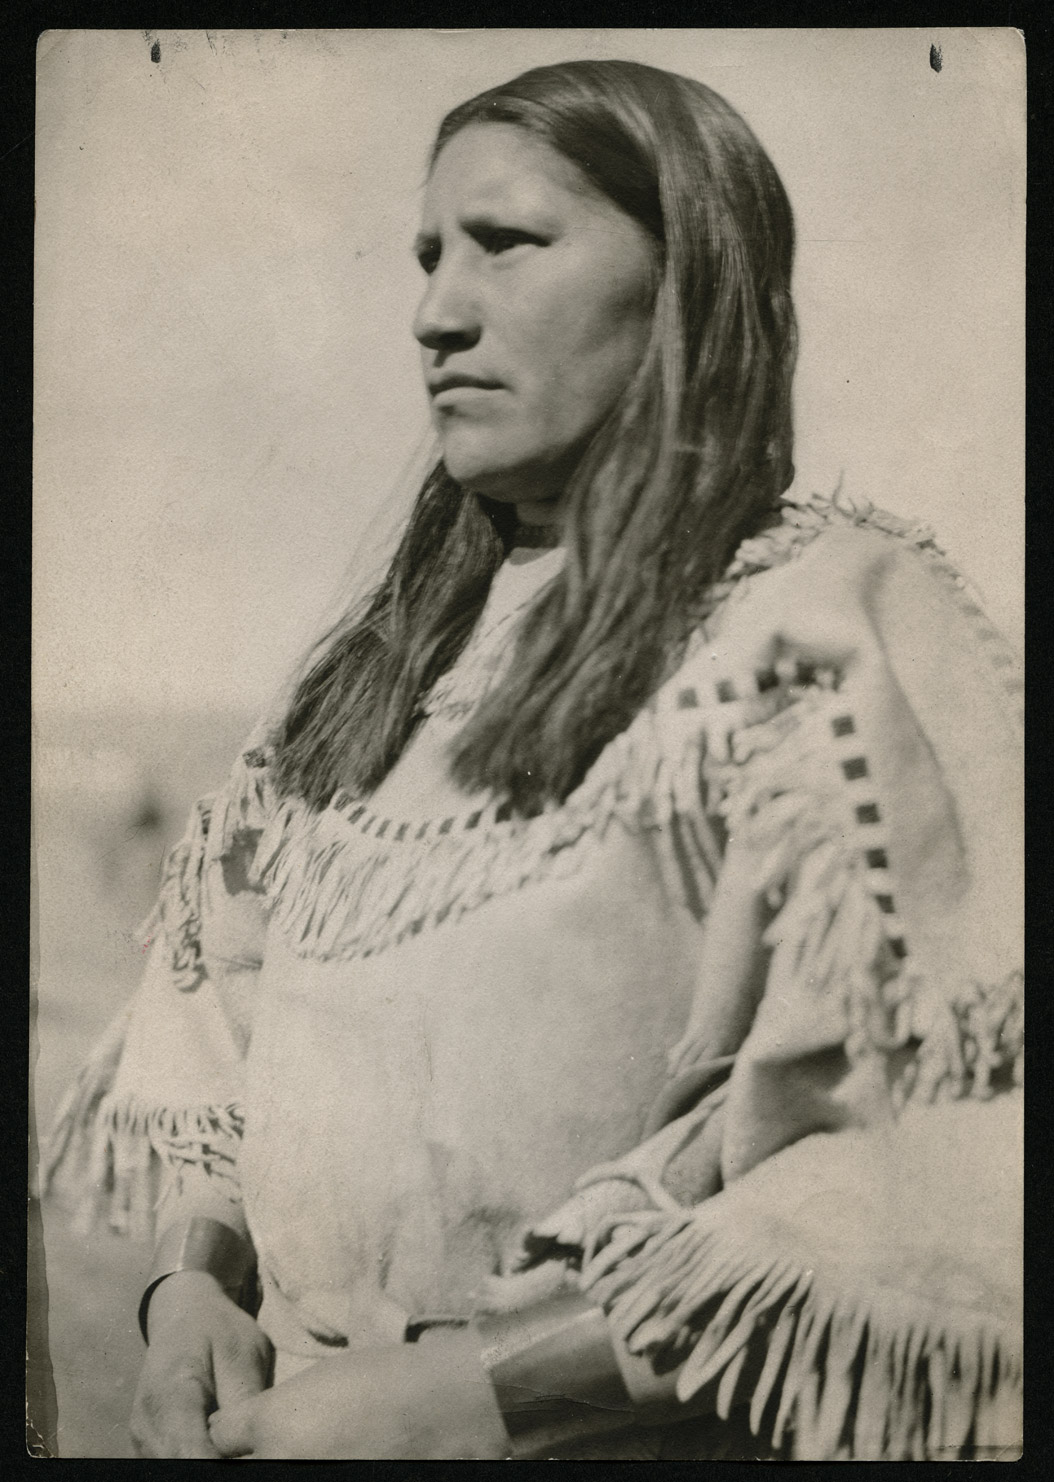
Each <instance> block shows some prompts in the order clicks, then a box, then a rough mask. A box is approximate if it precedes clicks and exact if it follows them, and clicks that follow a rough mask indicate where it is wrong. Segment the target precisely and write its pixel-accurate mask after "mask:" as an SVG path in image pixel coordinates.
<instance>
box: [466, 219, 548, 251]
mask: <svg viewBox="0 0 1054 1482" xmlns="http://www.w3.org/2000/svg"><path fill="white" fill-rule="evenodd" d="M473 236H474V237H475V238H476V241H477V242H478V243H479V245H480V246H481V247H482V248H483V250H484V252H487V253H489V254H490V255H491V256H492V257H498V256H500V255H501V253H503V252H511V251H512V249H513V248H514V247H523V246H526V245H533V246H535V247H544V246H545V238H544V237H540V236H538V235H537V233H535V232H528V231H524V230H522V229H521V228H517V227H505V226H483V227H477V229H476V230H475V231H474V232H473Z"/></svg>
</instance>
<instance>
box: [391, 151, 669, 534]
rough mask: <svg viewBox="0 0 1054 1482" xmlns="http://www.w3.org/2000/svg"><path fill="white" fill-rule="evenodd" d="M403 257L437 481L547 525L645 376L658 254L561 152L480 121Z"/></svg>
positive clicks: (453, 156)
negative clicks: (415, 271) (599, 435)
mask: <svg viewBox="0 0 1054 1482" xmlns="http://www.w3.org/2000/svg"><path fill="white" fill-rule="evenodd" d="M415 250H416V253H417V256H418V259H419V261H420V263H421V266H422V268H423V269H424V271H425V272H426V273H427V274H428V285H427V288H426V291H425V294H424V297H423V299H422V301H421V304H420V307H419V309H418V311H417V315H416V317H415V320H414V334H415V336H416V338H417V339H418V340H419V342H420V344H421V347H422V361H423V366H424V374H425V381H426V385H427V387H428V392H429V397H430V402H431V410H432V417H433V420H434V422H435V426H436V428H437V430H438V432H439V436H440V440H441V443H442V448H443V456H444V461H445V463H446V466H447V470H448V472H449V473H450V474H451V476H452V477H453V478H455V479H456V480H457V481H458V482H459V483H460V484H462V485H463V486H464V487H466V488H469V489H473V490H475V491H476V492H477V493H480V494H484V495H487V496H489V497H490V498H493V499H499V500H502V501H505V502H510V503H515V504H517V505H519V506H521V514H522V515H524V516H526V517H527V518H531V517H534V518H536V519H545V518H547V517H548V514H549V512H550V511H552V510H553V509H554V508H555V505H554V503H553V501H555V500H556V499H557V497H558V496H559V495H560V493H561V492H562V490H563V488H564V486H565V484H566V482H567V479H568V477H569V475H570V474H571V472H572V471H573V469H574V468H575V466H576V464H577V463H578V461H579V459H580V458H581V456H582V453H583V451H584V449H585V447H586V446H587V444H588V442H589V440H590V438H591V437H592V435H593V434H594V433H595V431H596V430H597V428H598V427H599V426H600V424H601V423H602V422H603V421H604V419H605V418H606V417H607V415H608V414H609V412H610V411H611V410H612V409H613V407H614V406H615V404H616V402H617V401H618V399H619V397H620V396H621V394H622V392H623V391H624V390H625V388H626V386H627V385H628V383H629V381H630V379H631V378H632V376H633V374H634V372H635V371H636V369H637V367H638V366H639V365H640V363H641V359H642V356H643V353H644V349H645V345H646V343H647V339H648V334H649V330H650V325H651V314H652V299H653V293H654V279H655V273H654V261H655V245H654V242H653V240H652V238H651V237H650V235H649V234H648V232H647V231H646V230H645V229H644V228H643V227H642V226H641V225H639V223H638V222H636V221H635V220H634V219H633V218H632V217H630V216H628V215H627V214H626V213H625V212H624V211H622V210H621V209H620V208H619V207H618V206H616V205H615V203H614V202H613V201H611V200H609V199H608V197H607V196H605V195H603V194H601V193H600V192H599V191H598V190H596V189H595V187H594V186H593V185H592V184H591V183H590V182H589V181H588V180H587V179H586V177H585V176H584V175H583V174H582V172H581V171H580V170H579V169H578V168H577V167H576V166H575V165H573V164H572V163H571V162H570V161H569V160H567V159H566V158H565V157H564V156H563V155H562V154H559V153H558V152H557V151H556V150H554V149H552V148H551V147H550V146H549V145H547V144H546V143H544V142H543V141H542V140H540V139H538V138H536V137H535V136H534V135H533V134H531V133H529V132H528V131H527V130H525V129H522V128H519V127H517V126H516V125H512V124H497V123H495V124H489V123H488V124H473V125H469V126H468V127H466V128H464V129H462V130H461V131H460V132H459V133H457V134H455V135H454V137H453V138H452V139H451V140H450V141H449V142H448V143H447V144H446V145H445V146H444V147H443V149H442V151H441V152H440V154H439V157H438V159H437V160H436V162H435V165H434V167H433V169H432V173H431V176H430V178H429V181H428V185H427V189H426V192H425V199H424V210H423V216H422V224H421V231H420V234H419V236H418V238H417V241H416V244H415Z"/></svg>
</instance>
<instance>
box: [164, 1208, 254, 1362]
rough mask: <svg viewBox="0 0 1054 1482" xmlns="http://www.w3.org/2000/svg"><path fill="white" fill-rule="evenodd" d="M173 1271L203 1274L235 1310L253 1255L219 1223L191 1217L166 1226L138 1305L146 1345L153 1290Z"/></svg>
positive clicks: (242, 1302) (249, 1277)
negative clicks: (148, 1312)
mask: <svg viewBox="0 0 1054 1482" xmlns="http://www.w3.org/2000/svg"><path fill="white" fill-rule="evenodd" d="M177 1271H205V1272H207V1273H208V1274H209V1275H210V1276H214V1277H215V1278H216V1280H217V1281H218V1282H219V1284H220V1286H221V1287H222V1288H223V1290H224V1291H225V1292H226V1293H227V1295H228V1297H230V1299H231V1301H232V1302H236V1303H237V1304H238V1306H239V1307H241V1306H243V1305H245V1301H246V1296H247V1288H248V1286H249V1283H250V1281H251V1280H252V1278H253V1277H254V1276H255V1272H256V1254H255V1252H254V1251H253V1248H252V1246H251V1245H250V1243H249V1241H248V1240H246V1239H245V1238H244V1237H243V1236H241V1235H239V1234H238V1232H237V1231H236V1230H232V1229H231V1227H230V1226H229V1225H225V1224H223V1223H222V1221H220V1220H213V1219H208V1218H206V1217H205V1216H204V1215H195V1216H194V1217H193V1219H189V1220H183V1221H180V1222H179V1223H177V1224H175V1225H170V1226H169V1228H168V1229H167V1230H166V1231H165V1233H164V1234H163V1235H162V1236H161V1239H160V1240H159V1241H158V1243H157V1247H156V1249H155V1251H154V1262H153V1265H152V1266H151V1268H150V1279H149V1281H148V1282H147V1286H146V1290H145V1291H144V1292H143V1296H142V1299H141V1301H140V1303H139V1329H140V1332H141V1333H142V1335H143V1338H144V1340H145V1341H146V1342H148V1343H149V1341H150V1339H149V1337H148V1336H147V1326H146V1315H147V1308H148V1306H149V1305H150V1298H151V1296H152V1295H153V1293H154V1288H155V1287H156V1286H157V1285H158V1284H159V1283H160V1282H162V1281H164V1279H165V1277H166V1276H172V1275H174V1274H175V1272H177Z"/></svg>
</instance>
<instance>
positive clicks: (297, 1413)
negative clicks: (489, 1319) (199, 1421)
mask: <svg viewBox="0 0 1054 1482" xmlns="http://www.w3.org/2000/svg"><path fill="white" fill-rule="evenodd" d="M209 1430H210V1434H211V1436H212V1441H213V1444H214V1445H215V1447H216V1448H217V1449H218V1450H219V1451H220V1452H221V1453H222V1454H223V1455H224V1456H243V1457H251V1458H264V1457H275V1458H320V1459H321V1458H329V1459H355V1460H374V1459H381V1458H395V1459H399V1460H403V1461H425V1460H466V1461H484V1460H494V1459H497V1458H500V1457H502V1456H504V1455H505V1454H506V1451H507V1449H508V1439H507V1436H506V1433H505V1427H504V1425H503V1424H502V1420H501V1415H500V1413H499V1411H498V1407H497V1402H496V1400H495V1398H494V1391H493V1389H492V1387H491V1384H490V1381H489V1380H488V1378H487V1376H486V1374H485V1373H484V1371H483V1369H482V1367H481V1365H480V1362H479V1339H478V1337H476V1336H475V1335H474V1334H473V1333H472V1332H471V1331H465V1332H458V1333H454V1334H443V1335H442V1336H436V1337H434V1338H426V1339H424V1340H423V1341H422V1342H420V1343H403V1344H398V1345H391V1346H388V1347H383V1348H369V1349H355V1350H353V1351H350V1352H344V1353H340V1354H334V1355H332V1356H327V1357H326V1358H322V1359H320V1360H319V1361H318V1363H316V1364H314V1365H312V1367H311V1368H310V1369H306V1370H304V1371H303V1373H300V1374H297V1375H296V1376H295V1377H294V1378H292V1379H288V1380H286V1381H285V1382H284V1383H282V1384H277V1385H275V1387H274V1388H273V1389H269V1390H266V1391H265V1392H264V1393H263V1394H258V1395H255V1396H254V1397H252V1398H251V1399H244V1400H242V1401H241V1402H240V1403H233V1404H229V1405H224V1406H223V1408H222V1409H221V1410H219V1411H218V1412H217V1413H216V1414H215V1415H214V1416H213V1417H212V1420H211V1422H210V1425H209Z"/></svg>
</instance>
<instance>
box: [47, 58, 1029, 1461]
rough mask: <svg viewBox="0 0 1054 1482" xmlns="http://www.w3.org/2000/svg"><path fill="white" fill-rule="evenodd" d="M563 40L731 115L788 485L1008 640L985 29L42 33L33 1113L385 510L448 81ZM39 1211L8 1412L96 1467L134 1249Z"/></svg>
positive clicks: (1004, 163)
mask: <svg viewBox="0 0 1054 1482" xmlns="http://www.w3.org/2000/svg"><path fill="white" fill-rule="evenodd" d="M931 46H935V47H938V48H939V49H940V62H941V66H940V70H939V71H937V70H935V69H934V68H933V67H932V66H931V63H930V49H931ZM155 48H156V51H155V50H154V49H155ZM152 52H153V54H154V55H157V56H158V57H159V60H158V61H154V60H153V59H152ZM572 57H626V58H632V59H636V60H640V61H645V62H650V63H653V64H656V65H658V66H662V67H668V68H672V69H674V70H677V71H681V72H684V73H687V74H689V75H691V76H694V77H698V78H700V79H701V80H702V81H704V82H706V83H708V84H710V85H711V86H713V87H715V88H716V89H717V90H718V91H719V92H721V93H722V94H724V95H725V96H726V97H727V98H728V99H729V101H730V102H732V103H733V104H734V105H735V106H736V107H737V108H738V109H739V110H740V111H741V112H742V113H743V114H744V116H745V117H746V119H747V121H748V122H749V123H750V124H751V126H752V127H753V128H754V130H755V132H756V133H757V134H758V136H759V138H760V139H761V141H762V143H763V144H764V145H765V147H766V148H767V149H768V151H769V153H770V154H771V156H772V158H773V160H774V162H775V164H776V166H777V168H778V170H779V171H780V173H781V175H782V176H783V179H784V182H785V184H786V186H787V189H788V192H789V194H790V197H791V201H792V203H793V205H794V209H795V214H796V219H797V226H798V238H799V247H798V257H797V266H796V274H795V297H796V302H797V306H798V312H799V318H800V322H801V336H802V347H801V359H800V369H799V373H798V381H797V393H796V415H797V429H798V436H797V456H796V463H797V465H798V470H799V483H800V484H801V485H803V486H804V487H806V488H816V489H821V490H827V491H829V490H830V489H832V488H833V487H834V485H835V483H836V482H837V480H838V479H839V477H840V476H842V477H843V478H844V486H845V488H846V489H847V491H848V492H850V493H859V494H865V495H868V496H870V497H871V498H873V499H874V500H875V501H876V502H878V503H881V504H883V505H885V506H886V507H887V508H889V509H892V510H894V511H896V512H898V513H901V514H917V515H919V516H921V517H922V518H924V519H926V520H928V521H929V522H931V523H932V524H933V525H935V526H936V528H937V530H938V532H939V535H940V537H941V538H942V540H943V542H944V544H945V545H946V546H947V548H948V549H949V551H950V553H951V554H952V556H953V557H954V558H955V559H956V560H957V561H958V562H959V563H960V564H961V565H962V566H963V567H964V568H965V570H966V571H967V572H968V573H969V574H970V575H971V576H972V577H973V578H974V580H975V582H976V583H977V584H978V585H979V586H980V588H981V590H982V593H983V594H984V597H985V599H986V604H987V606H988V609H989V611H990V614H991V616H992V617H993V619H994V620H995V621H996V622H997V623H998V624H999V625H1000V626H1001V627H1002V628H1003V629H1004V631H1005V632H1006V633H1007V635H1008V636H1009V637H1010V638H1011V639H1012V640H1013V641H1014V642H1016V643H1020V641H1021V630H1022V621H1023V618H1022V610H1023V598H1022V568H1023V484H1024V210H1025V91H1024V90H1025V59H1024V51H1023V43H1022V41H1021V39H1020V37H1019V36H1018V34H1017V33H1016V32H1014V31H1011V30H1009V29H982V30H970V29H953V30H949V29H937V30H933V31H928V30H922V29H919V30H900V31H876V30H852V29H850V30H821V31H810V30H797V31H703V30H689V31H684V30H680V31H678V30H574V29H538V30H513V31H510V30H487V31H479V30H476V31H435V30H430V31H429V30H414V29H407V30H399V31H383V30H357V31H315V32H310V31H288V32H283V31H267V32H261V33H253V32H248V31H234V32H222V31H217V32H204V31H199V32H189V31H187V32H168V31H162V32H146V31H73V32H61V31H51V32H48V33H46V34H45V35H44V36H43V37H42V38H41V41H40V43H39V46H38V113H37V134H36V169H37V176H36V212H37V214H36V341H35V343H36V374H35V448H34V459H35V517H34V571H33V578H34V581H33V585H34V602H35V614H34V618H35V629H34V633H35V638H34V641H35V654H34V699H35V743H36V748H35V764H36V772H35V781H36V786H35V794H34V829H35V845H36V849H35V896H34V901H35V913H36V914H35V926H36V961H35V971H34V977H35V983H36V987H37V993H36V997H35V1033H36V1045H37V1050H36V1052H35V1060H34V1089H35V1112H36V1116H37V1120H38V1122H39V1124H40V1125H41V1126H42V1127H44V1126H46V1125H47V1123H48V1122H49V1120H50V1118H51V1116H52V1113H53V1110H54V1106H55V1103H56V1100H57V1097H58V1095H59V1092H60V1090H61V1088H62V1087H63V1086H64V1085H65V1084H66V1083H68V1081H69V1079H70V1077H71V1075H72V1074H73V1071H74V1068H75V1066H76V1064H77V1062H78V1061H79V1060H80V1058H81V1056H82V1055H83V1053H84V1050H85V1048H86V1046H87V1045H88V1044H89V1043H90V1041H91V1040H92V1039H93V1038H94V1036H95V1035H96V1034H97V1033H98V1032H99V1031H100V1030H101V1029H102V1027H103V1025H104V1024H105V1022H106V1020H107V1019H108V1018H109V1017H110V1015H111V1014H112V1013H113V1012H114V1011H115V1010H116V1009H117V1007H118V1006H119V1004H120V1003H121V1002H122V1001H123V999H124V998H125V997H126V996H127V994H128V993H129V992H130V991H131V989H132V987H133V985H134V983H135V981H136V978H137V976H138V972H139V965H140V962H141V946H140V941H141V934H140V933H139V932H138V929H137V923H138V922H139V921H140V920H141V918H142V917H143V916H144V915H145V914H146V912H147V910H148V909H149V906H150V904H151V900H152V897H153V894H154V890H155V888H156V881H157V875H158V870H159V867H160V862H161V858H162V855H163V852H164V849H165V847H166V846H167V845H168V844H169V843H170V842H171V841H172V840H173V839H174V838H175V837H177V836H178V834H179V833H180V831H181V829H182V819H183V816H184V814H185V811H186V809H187V807H188V806H189V805H190V803H191V801H192V800H193V798H194V797H195V796H196V795H197V794H198V793H200V792H202V791H204V790H206V789H208V788H210V787H213V786H216V785H217V784H218V783H220V782H221V781H222V779H223V777H224V776H225V774H226V771H227V769H228V767H229V764H230V762H231V760H232V758H233V756H234V753H235V749H236V747H237V746H238V745H239V743H240V741H241V740H242V739H243V738H244V735H245V733H246V732H247V730H248V728H249V726H250V724H251V723H252V720H253V718H254V717H255V716H256V715H257V714H258V713H259V712H261V711H262V710H263V709H265V708H267V707H268V706H269V705H270V703H271V701H272V698H273V696H274V694H275V692H276V691H277V690H278V689H279V688H280V687H281V685H282V683H283V681H284V679H285V677H286V675H287V673H288V671H289V669H290V667H291V665H292V664H293V663H294V662H295V660H296V659H297V657H298V656H299V654H300V653H301V651H302V650H303V648H304V647H305V645H306V644H307V643H308V642H309V641H310V639H311V638H312V637H313V636H314V635H315V634H316V633H317V632H318V631H319V627H320V623H321V621H322V619H323V616H324V615H325V614H327V613H328V614H332V613H333V612H334V611H335V609H336V607H337V605H338V604H339V603H340V601H341V595H342V593H343V592H344V591H345V590H346V589H347V586H348V583H349V582H350V581H352V580H353V579H354V577H355V573H356V572H358V576H359V579H360V580H361V571H362V568H363V566H365V567H366V568H367V569H369V568H370V567H371V565H374V564H375V563H376V560H377V557H378V554H379V552H380V551H382V550H383V547H384V544H385V539H386V537H388V536H389V535H390V533H391V530H392V527H393V524H394V522H395V521H396V519H397V516H398V515H399V514H400V513H402V512H405V508H406V492H407V489H408V487H409V482H410V474H411V473H412V471H413V469H414V467H416V466H418V465H419V461H420V457H421V450H422V447H423V446H424V445H425V443H426V440H427V414H426V407H425V399H424V395H423V393H422V391H421V388H420V385H419V374H418V360H417V347H416V345H415V343H414V341H413V339H412V337H411V335H410V331H409V324H410V320H411V317H412V314H413V310H414V307H415V304H416V301H417V297H418V295H419V292H420V290H421V278H420V272H419V269H418V268H417V265H416V263H415V262H414V261H413V258H412V256H411V253H410V242H411V239H412V237H413V234H414V231H415V229H416V217H417V211H418V205H419V199H420V191H421V187H422V185H423V180H424V172H425V163H426V159H427V155H428V150H429V145H430V143H431V139H432V136H433V134H434V131H435V128H436V125H437V124H438V122H439V120H440V118H441V116H442V115H443V113H444V112H445V111H446V110H447V109H448V108H450V107H451V106H453V105H454V104H455V103H458V102H460V101H462V100H463V99H465V98H466V97H468V96H470V95H471V94H473V93H475V92H477V91H479V90H480V89H482V88H485V87H488V86H490V85H492V84H494V83H497V82H500V81H503V80H505V79H506V78H507V77H509V76H511V75H512V74H514V73H515V72H518V71H521V70H523V69H525V68H527V67H529V66H533V65H536V64H539V63H543V62H550V61H559V60H562V59H567V58H572ZM44 1220H45V1233H46V1240H47V1270H46V1276H45V1274H44V1268H43V1265H41V1264H38V1265H37V1266H35V1267H34V1271H35V1273H36V1274H35V1275H34V1277H33V1280H34V1281H35V1282H36V1285H35V1286H34V1288H33V1290H34V1292H35V1293H36V1295H35V1297H34V1298H33V1300H32V1302H31V1317H32V1318H33V1324H35V1325H32V1324H31V1330H30V1353H31V1364H30V1378H31V1391H32V1393H31V1406H30V1410H31V1419H32V1420H33V1421H34V1424H35V1425H36V1428H37V1430H38V1431H39V1432H40V1434H41V1435H42V1436H43V1437H44V1438H45V1445H46V1446H47V1448H49V1449H50V1450H52V1452H54V1451H55V1450H56V1449H57V1451H58V1452H59V1454H61V1455H63V1456H109V1457H120V1456H128V1455H130V1454H131V1452H130V1448H129V1443H128V1438H127V1433H126V1420H127V1415H128V1409H129V1406H130V1402H131V1392H132V1387H133V1385H134V1375H135V1371H136V1368H137V1365H138V1362H139V1358H140V1355H141V1343H140V1339H139V1337H138V1333H137V1331H136V1328H135V1308H136V1305H137V1302H138V1292H139V1289H140V1286H141V1281H142V1276H143V1272H144V1270H145V1268H146V1263H147V1262H148V1260H149V1253H148V1252H142V1251H136V1250H131V1249H128V1248H127V1246H126V1245H125V1243H124V1242H122V1241H120V1240H119V1239H117V1237H113V1236H108V1235H106V1233H105V1232H100V1233H99V1234H97V1235H95V1236H92V1237H91V1239H90V1240H86V1239H85V1238H83V1237H75V1236H73V1235H72V1234H71V1232H70V1231H69V1229H68V1227H67V1226H66V1224H65V1223H64V1221H63V1218H62V1216H61V1215H60V1213H59V1212H57V1211H53V1210H50V1209H48V1208H45V1210H44ZM49 1296H50V1303H49V1302H48V1297H49Z"/></svg>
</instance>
